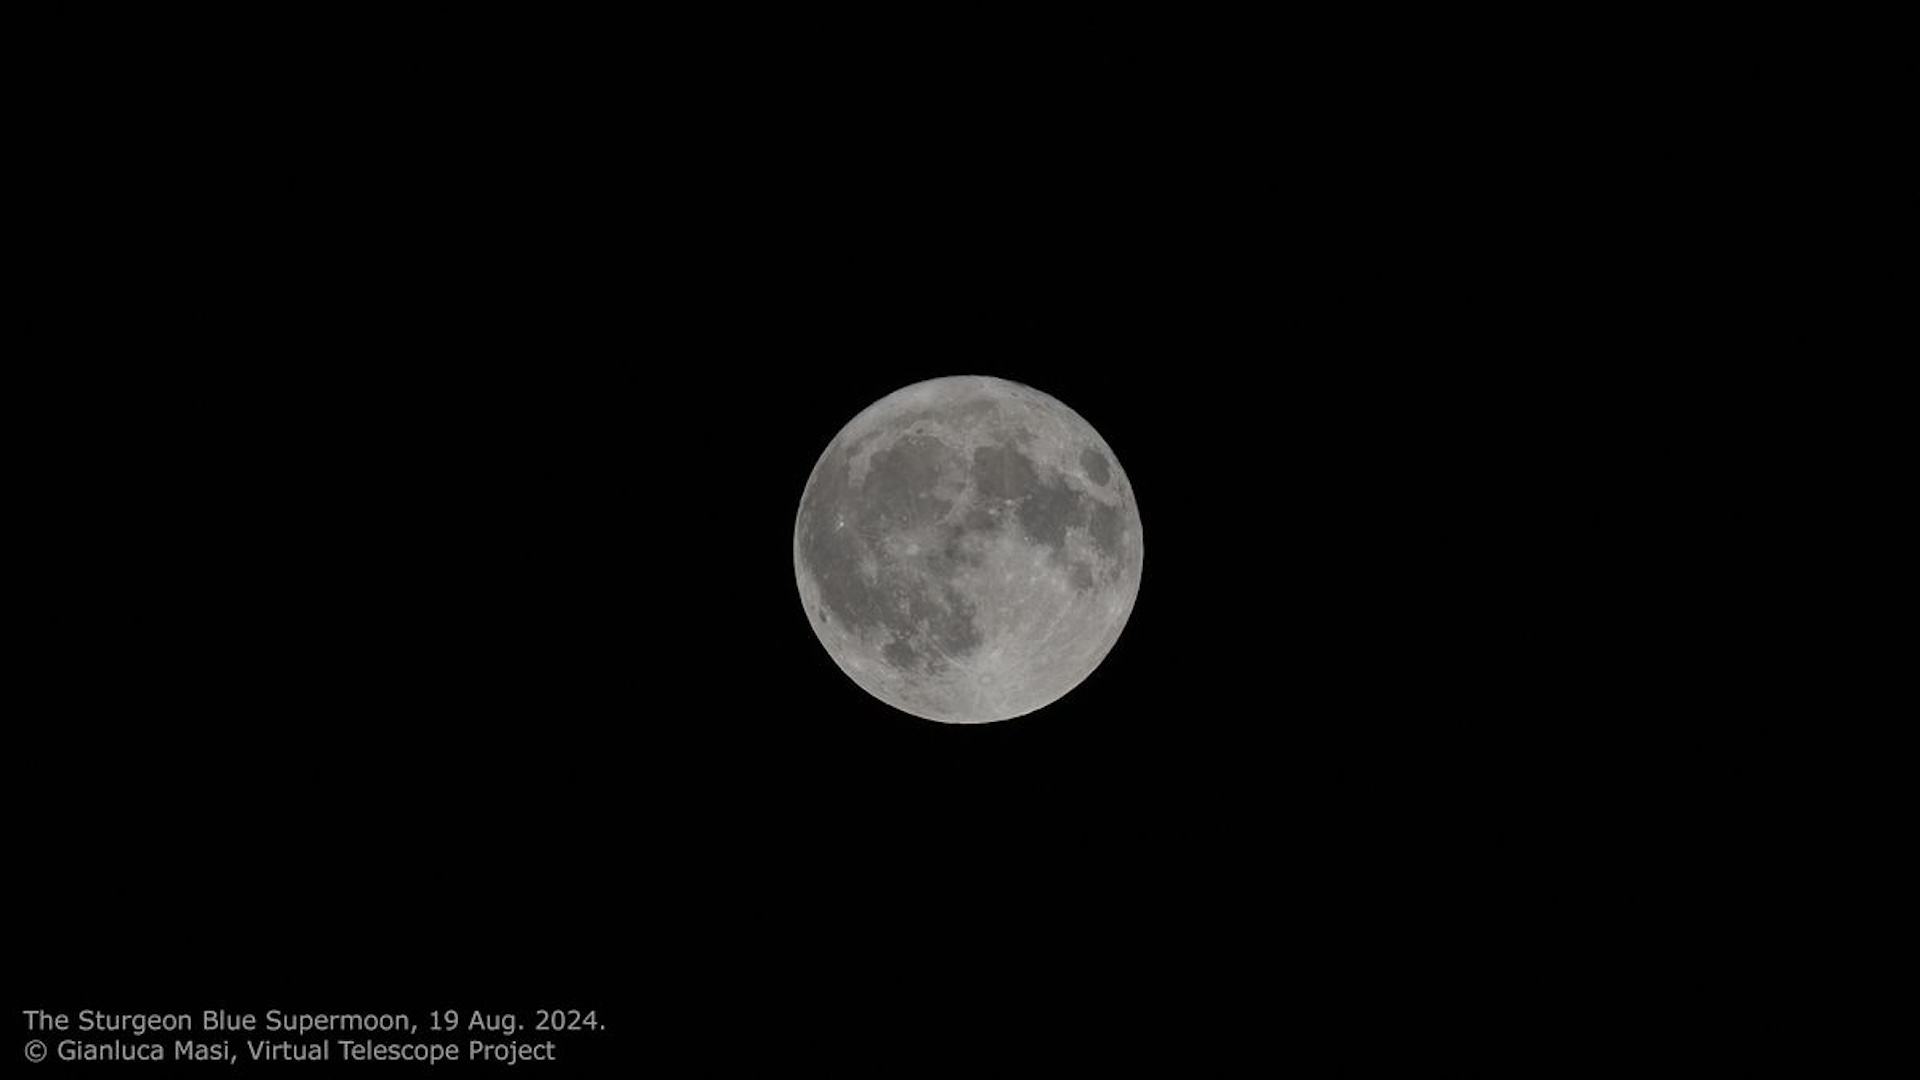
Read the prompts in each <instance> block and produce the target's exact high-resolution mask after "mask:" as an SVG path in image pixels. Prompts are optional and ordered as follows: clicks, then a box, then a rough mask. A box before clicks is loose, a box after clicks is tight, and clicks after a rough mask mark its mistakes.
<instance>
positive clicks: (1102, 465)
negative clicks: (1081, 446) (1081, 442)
mask: <svg viewBox="0 0 1920 1080" xmlns="http://www.w3.org/2000/svg"><path fill="white" fill-rule="evenodd" d="M1080 467H1081V468H1082V469H1085V470H1086V473H1087V479H1089V480H1091V481H1093V482H1094V483H1096V484H1099V485H1101V486H1102V487H1105V486H1106V483H1107V480H1108V479H1110V478H1111V477H1112V476H1113V473H1112V471H1111V470H1109V469H1108V468H1107V459H1106V458H1105V457H1103V456H1101V454H1100V451H1098V450H1095V449H1094V448H1093V447H1091V446H1089V447H1087V448H1086V449H1085V450H1082V451H1080Z"/></svg>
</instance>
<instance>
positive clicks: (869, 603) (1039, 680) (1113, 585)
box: [793, 376, 1142, 724]
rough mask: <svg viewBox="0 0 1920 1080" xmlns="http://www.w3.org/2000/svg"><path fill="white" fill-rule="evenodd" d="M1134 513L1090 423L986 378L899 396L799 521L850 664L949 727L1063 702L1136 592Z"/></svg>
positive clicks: (822, 478) (806, 586)
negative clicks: (1064, 696) (1062, 699)
mask: <svg viewBox="0 0 1920 1080" xmlns="http://www.w3.org/2000/svg"><path fill="white" fill-rule="evenodd" d="M1141 550H1142V549H1141V538H1140V515H1139V511H1138V509H1137V508H1136V506H1135V504H1134V499H1133V490H1132V488H1131V487H1130V486H1129V485H1128V483H1127V475H1126V473H1125V472H1124V471H1123V470H1122V469H1121V468H1120V462H1119V460H1118V459H1117V458H1115V457H1114V454H1113V449H1112V447H1110V446H1108V445H1107V443H1106V441H1105V440H1104V439H1102V438H1101V437H1100V435H1099V433H1098V432H1096V431H1094V430H1093V427H1092V425H1090V424H1088V423H1087V422H1086V421H1085V420H1083V419H1081V418H1080V415H1079V414H1078V413H1076V412H1074V411H1073V410H1072V409H1070V408H1068V407H1067V406H1066V405H1064V404H1062V403H1060V402H1059V401H1057V400H1055V399H1054V398H1052V397H1049V396H1048V395H1046V394H1043V393H1041V392H1040V391H1038V390H1035V389H1033V388H1032V387H1028V386H1022V385H1020V384H1019V383H1013V382H1007V381H1005V380H1003V379H993V378H987V377H984V376H966V377H955V378H946V379H933V380H931V381H928V382H923V383H915V384H914V385H912V386H908V387H905V388H904V389H901V390H896V391H894V392H893V393H891V394H888V395H887V396H886V397H884V398H881V399H880V400H879V401H876V402H874V403H873V404H872V405H870V406H868V407H867V408H866V410H865V411H863V412H861V413H860V414H859V415H858V416H855V417H854V418H853V419H852V420H850V421H848V423H847V425H846V426H845V427H844V428H841V429H840V433H839V435H837V436H835V438H834V440H833V442H832V443H830V444H829V445H828V446H827V449H826V452H825V453H823V454H821V455H820V460H819V462H818V463H817V464H815V465H814V467H813V475H812V476H810V477H809V478H808V480H807V487H806V491H805V493H804V494H803V495H802V496H801V499H800V512H799V515H798V517H797V519H796V520H795V522H794V527H793V569H794V576H795V578H796V579H797V580H798V582H799V586H800V599H801V601H802V603H804V604H805V605H806V611H807V617H808V622H809V623H811V624H812V626H813V632H814V634H815V635H817V636H818V637H819V639H820V644H821V645H823V646H825V647H826V650H827V654H828V655H829V656H831V657H833V660H834V662H835V663H836V664H838V665H839V666H840V670H842V671H844V672H846V673H847V675H848V677H849V678H851V679H852V680H853V681H854V682H855V683H857V684H859V686H860V687H861V688H862V689H864V690H865V691H867V692H868V693H869V694H872V695H873V696H874V697H877V698H879V699H880V700H881V701H884V702H886V703H887V704H889V705H892V706H893V707H895V708H897V709H900V710H902V711H905V712H908V713H911V714H913V715H914V716H918V717H922V718H924V719H927V720H936V721H939V722H941V723H950V724H979V723H988V722H991V721H995V720H1009V719H1012V718H1013V717H1016V716H1023V715H1025V714H1027V713H1030V712H1033V711H1034V710H1036V709H1040V708H1044V707H1045V706H1047V705H1050V704H1052V703H1053V702H1055V701H1058V700H1059V699H1060V698H1061V697H1062V696H1063V695H1065V694H1066V693H1067V692H1068V691H1070V690H1072V689H1073V688H1074V687H1076V686H1078V685H1080V683H1081V681H1082V680H1084V679H1085V678H1086V677H1087V676H1088V675H1089V674H1091V673H1092V671H1093V669H1094V668H1096V667H1098V666H1099V665H1100V661H1101V660H1103V659H1105V658H1106V655H1107V653H1108V651H1109V650H1111V649H1112V648H1113V644H1114V642H1115V641H1116V640H1118V639H1119V637H1120V631H1121V629H1122V628H1124V627H1125V626H1126V623H1127V616H1128V615H1129V614H1130V613H1131V612H1132V611H1133V602H1134V598H1135V597H1136V596H1137V595H1139V592H1140V556H1141Z"/></svg>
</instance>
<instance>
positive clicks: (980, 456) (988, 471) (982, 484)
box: [964, 444, 1122, 591]
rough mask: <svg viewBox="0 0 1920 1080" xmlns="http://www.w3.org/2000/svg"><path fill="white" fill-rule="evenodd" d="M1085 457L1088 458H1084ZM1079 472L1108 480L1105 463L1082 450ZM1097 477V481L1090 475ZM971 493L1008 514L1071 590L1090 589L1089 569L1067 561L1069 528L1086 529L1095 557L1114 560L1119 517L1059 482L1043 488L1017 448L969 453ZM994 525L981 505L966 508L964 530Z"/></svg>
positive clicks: (1117, 549) (989, 448)
mask: <svg viewBox="0 0 1920 1080" xmlns="http://www.w3.org/2000/svg"><path fill="white" fill-rule="evenodd" d="M1088 455H1091V457H1089V456H1088ZM1081 467H1082V468H1085V469H1086V470H1087V471H1088V474H1089V475H1090V476H1094V477H1095V479H1097V480H1098V481H1099V482H1101V483H1103V484H1104V483H1106V482H1107V481H1108V480H1110V479H1111V478H1112V475H1113V474H1112V473H1111V472H1110V471H1109V469H1108V466H1107V461H1106V459H1105V458H1104V457H1102V456H1100V454H1099V453H1097V452H1095V451H1093V450H1088V451H1086V452H1084V453H1083V454H1082V456H1081ZM1096 473H1097V475H1095V474H1096ZM973 481H974V489H975V490H976V491H977V492H978V493H979V496H980V498H981V500H983V502H993V501H998V502H1001V503H1003V504H1005V505H1008V506H1011V507H1012V508H1013V514H1014V517H1015V519H1016V520H1018V521H1019V522H1020V528H1021V531H1022V532H1023V533H1025V534H1026V537H1027V539H1028V540H1030V541H1032V542H1033V543H1035V544H1038V545H1040V546H1042V547H1045V548H1046V549H1047V550H1048V551H1049V553H1050V554H1051V556H1052V558H1053V559H1054V561H1055V562H1057V563H1059V564H1060V565H1062V566H1065V567H1067V571H1068V574H1069V578H1070V580H1071V581H1072V582H1073V584H1074V587H1075V588H1077V589H1080V590H1082V591H1086V590H1089V589H1092V588H1093V587H1094V574H1093V570H1092V568H1091V567H1090V566H1088V565H1087V564H1085V563H1083V562H1079V561H1077V560H1073V559H1070V558H1069V557H1068V555H1067V550H1066V546H1067V530H1068V529H1069V528H1071V527H1073V526H1075V525H1079V526H1083V527H1084V528H1086V530H1087V533H1088V535H1089V536H1091V537H1092V539H1093V546H1094V547H1095V549H1097V550H1098V551H1099V552H1100V554H1102V555H1104V556H1107V557H1108V558H1112V559H1118V558H1119V556H1120V532H1121V529H1122V515H1121V513H1120V511H1119V510H1118V509H1117V508H1115V507H1112V506H1108V505H1107V504H1105V503H1103V502H1100V501H1098V500H1096V499H1092V498H1089V497H1088V496H1087V495H1086V494H1085V493H1083V492H1080V491H1076V490H1075V489H1074V488H1073V487H1072V486H1070V485H1069V484H1068V483H1067V482H1066V480H1065V479H1064V478H1056V479H1055V480H1054V481H1053V482H1052V483H1046V482H1043V481H1042V480H1041V478H1040V470H1039V469H1038V468H1037V467H1036V466H1035V465H1034V463H1033V461H1032V460H1031V459H1030V458H1028V457H1027V456H1026V455H1025V454H1023V453H1022V452H1021V451H1020V450H1019V449H1018V448H1016V447H1014V446H1009V445H1005V444H1001V445H994V446H983V447H980V448H979V449H977V450H975V451H974V453H973ZM998 527H999V523H998V521H997V520H996V519H995V518H994V517H993V516H992V515H991V514H990V513H989V512H988V509H987V507H986V506H985V505H976V506H974V507H972V508H971V509H970V510H969V511H968V513H967V516H966V519H965V522H964V528H966V529H968V530H976V529H977V530H992V529H995V528H998Z"/></svg>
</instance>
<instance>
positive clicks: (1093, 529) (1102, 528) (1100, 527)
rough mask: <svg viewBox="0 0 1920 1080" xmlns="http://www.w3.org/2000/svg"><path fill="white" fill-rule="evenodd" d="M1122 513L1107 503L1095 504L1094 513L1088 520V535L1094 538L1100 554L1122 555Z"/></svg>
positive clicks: (1094, 543) (1094, 544)
mask: <svg viewBox="0 0 1920 1080" xmlns="http://www.w3.org/2000/svg"><path fill="white" fill-rule="evenodd" d="M1120 528H1121V521H1120V511H1119V510H1118V509H1116V508H1114V507H1111V506H1108V505H1107V504H1106V503H1102V502H1097V503H1094V504H1093V513H1092V515H1091V516H1090V517H1089V518H1088V519H1087V534H1088V535H1089V536H1091V537H1093V546H1094V547H1096V548H1098V549H1099V550H1100V554H1102V555H1106V556H1109V557H1115V556H1118V555H1119V554H1120Z"/></svg>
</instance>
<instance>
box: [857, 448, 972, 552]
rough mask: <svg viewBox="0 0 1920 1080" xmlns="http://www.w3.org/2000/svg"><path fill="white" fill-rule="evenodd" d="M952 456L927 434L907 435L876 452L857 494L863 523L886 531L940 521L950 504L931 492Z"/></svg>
mask: <svg viewBox="0 0 1920 1080" xmlns="http://www.w3.org/2000/svg"><path fill="white" fill-rule="evenodd" d="M952 456H953V453H952V450H951V448H949V447H948V446H947V444H946V443H944V442H941V441H940V440H939V439H936V438H933V437H932V436H929V435H909V436H907V437H905V438H903V439H901V440H900V441H898V442H896V443H894V444H893V445H892V446H889V447H887V448H886V449H884V450H881V451H878V452H876V453H875V454H874V455H873V460H872V463H871V464H870V465H868V467H867V479H866V485H865V488H864V490H862V492H861V496H862V498H861V500H860V506H861V510H862V513H861V518H862V520H863V522H864V523H865V524H867V525H870V526H872V527H875V528H877V529H889V528H901V527H905V526H909V525H916V524H926V523H928V522H934V521H938V520H940V519H941V518H942V517H944V516H945V515H946V513H947V511H948V510H949V509H951V508H952V506H953V504H952V503H951V502H949V501H948V500H946V499H943V498H941V497H940V496H939V495H937V494H935V493H934V489H935V487H936V486H937V485H938V484H939V482H940V477H941V474H942V473H944V472H945V471H946V468H947V466H948V464H949V459H950V458H951V457H952Z"/></svg>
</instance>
